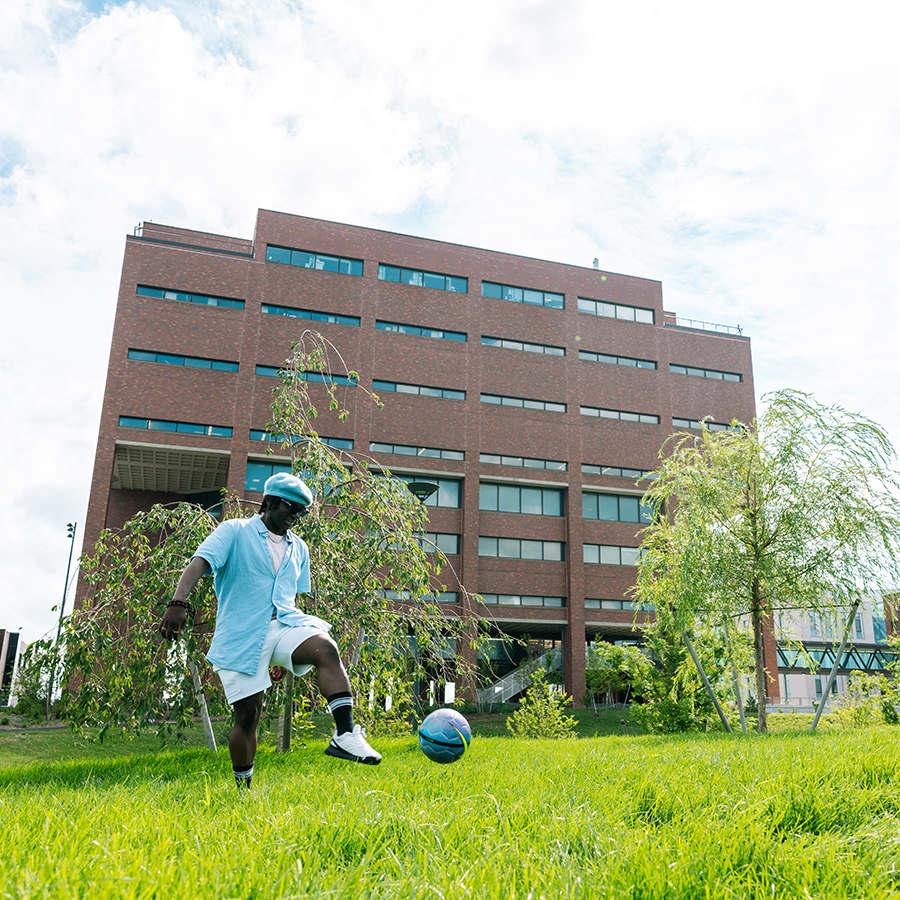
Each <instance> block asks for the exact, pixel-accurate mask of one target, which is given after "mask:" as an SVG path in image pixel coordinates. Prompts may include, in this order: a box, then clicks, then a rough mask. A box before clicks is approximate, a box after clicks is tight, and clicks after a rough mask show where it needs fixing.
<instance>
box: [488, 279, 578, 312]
mask: <svg viewBox="0 0 900 900" xmlns="http://www.w3.org/2000/svg"><path fill="white" fill-rule="evenodd" d="M481 296H482V297H493V298H494V299H496V300H512V302H513V303H528V304H530V305H532V306H549V307H552V308H553V309H563V308H564V307H565V303H566V301H565V295H564V294H556V293H551V292H550V291H534V290H530V289H529V288H520V287H513V286H512V285H509V284H495V283H494V282H491V281H482V282H481Z"/></svg>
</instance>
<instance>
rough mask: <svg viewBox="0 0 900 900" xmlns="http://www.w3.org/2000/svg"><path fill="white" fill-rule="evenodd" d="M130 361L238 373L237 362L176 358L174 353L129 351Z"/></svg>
mask: <svg viewBox="0 0 900 900" xmlns="http://www.w3.org/2000/svg"><path fill="white" fill-rule="evenodd" d="M128 358H129V359H140V360H143V361H144V362H155V363H164V364H165V365H168V366H187V367H188V368H190V369H216V370H217V371H220V372H237V370H238V364H237V363H236V362H225V361H224V360H221V359H203V358H202V357H199V356H176V355H174V354H172V353H153V352H152V351H150V350H129V351H128Z"/></svg>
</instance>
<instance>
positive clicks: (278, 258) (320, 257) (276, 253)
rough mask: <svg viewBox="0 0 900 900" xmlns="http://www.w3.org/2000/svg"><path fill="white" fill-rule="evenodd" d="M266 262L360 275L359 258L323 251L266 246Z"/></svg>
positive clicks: (360, 261)
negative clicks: (334, 254) (330, 254)
mask: <svg viewBox="0 0 900 900" xmlns="http://www.w3.org/2000/svg"><path fill="white" fill-rule="evenodd" d="M266 262H272V263H282V264H283V265H288V266H299V267H300V268H301V269H319V270H320V271H322V272H339V273H340V274H341V275H362V273H363V263H362V260H361V259H344V257H342V256H329V255H327V254H325V253H309V252H308V251H306V250H291V249H289V248H288V247H273V246H272V245H271V244H270V245H269V246H268V247H266Z"/></svg>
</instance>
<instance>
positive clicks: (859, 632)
mask: <svg viewBox="0 0 900 900" xmlns="http://www.w3.org/2000/svg"><path fill="white" fill-rule="evenodd" d="M853 622H854V625H855V628H856V636H857V638H859V639H862V637H863V618H862V613H859V612H858V613H857V614H856V618H855V619H854V620H853Z"/></svg>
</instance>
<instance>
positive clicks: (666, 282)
mask: <svg viewBox="0 0 900 900" xmlns="http://www.w3.org/2000/svg"><path fill="white" fill-rule="evenodd" d="M898 37H900V7H897V5H896V4H892V3H887V2H869V3H864V4H860V5H857V6H856V7H854V8H853V9H852V14H851V10H850V7H848V6H846V5H845V4H838V3H830V2H817V3H812V2H796V3H791V4H784V3H775V2H761V3H757V4H754V5H753V6H752V7H748V6H744V7H737V6H735V5H733V4H722V3H720V2H685V3H679V4H671V3H664V2H641V0H634V2H630V3H622V2H618V0H617V2H609V0H553V2H537V0H517V2H511V0H493V2H491V3H489V4H486V3H483V2H472V0H461V2H456V3H454V4H423V3H421V2H418V0H383V2H381V3H377V4H375V3H371V2H367V0H312V2H309V3H303V4H300V3H289V2H275V0H258V2H255V3H254V4H246V3H238V2H237V0H233V2H230V0H229V2H207V3H164V2H154V3H143V2H134V3H115V4H110V3H96V2H93V3H81V2H77V0H8V2H6V3H4V4H3V5H2V8H0V233H2V234H3V236H4V237H3V240H2V241H0V285H2V286H3V287H2V296H3V311H4V320H5V321H4V328H3V329H2V334H0V403H2V404H3V410H2V412H3V421H4V422H5V423H7V427H6V428H5V429H4V439H3V441H2V442H0V457H2V465H3V471H4V472H5V473H6V474H7V478H6V480H5V486H6V496H7V497H8V499H9V501H10V508H9V510H8V512H9V515H7V516H6V517H5V518H4V521H3V522H2V523H0V627H8V628H12V629H16V628H18V627H19V626H21V627H22V629H23V635H24V637H25V640H28V641H30V640H33V639H35V638H37V637H39V636H40V635H41V634H43V633H44V632H45V631H47V630H48V629H49V628H50V627H51V626H52V625H53V622H54V620H55V614H54V613H53V612H52V611H51V607H52V606H53V605H54V604H55V603H57V602H58V598H59V595H60V594H61V590H62V582H63V576H64V574H65V563H66V553H67V551H68V542H67V540H66V529H65V525H66V523H67V522H69V521H73V520H77V521H78V522H79V523H83V521H84V516H85V509H86V503H87V493H88V487H89V482H90V478H91V473H92V462H93V452H94V445H95V442H96V433H97V424H98V419H99V412H100V404H101V400H102V395H103V388H104V379H105V373H106V363H107V358H108V352H109V340H110V336H111V331H112V321H113V313H114V309H115V297H116V293H117V286H118V280H119V274H120V269H121V260H122V249H123V244H124V235H125V234H126V233H127V232H130V231H131V229H132V228H133V227H134V225H135V224H137V223H138V222H140V221H144V220H154V221H158V222H166V223H169V224H173V225H182V226H186V227H189V228H197V229H208V230H211V231H218V232H223V233H227V234H233V235H236V236H240V237H250V236H251V235H252V232H253V222H254V218H255V215H256V210H257V208H259V207H265V208H271V209H278V210H283V211H286V212H293V213H299V214H304V215H310V216H317V217H321V218H326V219H333V220H336V221H342V222H348V223H351V224H358V225H368V226H373V227H377V228H387V229H391V230H396V231H403V232H409V233H412V234H421V235H425V236H428V237H432V238H436V239H440V240H447V241H454V242H458V243H462V244H469V245H475V246H483V247H488V248H491V249H496V250H503V251H509V252H513V253H520V254H524V255H529V256H536V257H541V258H545V259H554V260H559V261H561V262H566V263H573V264H577V265H585V266H589V265H591V261H592V259H593V258H594V257H597V258H598V259H599V260H600V266H601V267H602V268H603V269H606V270H609V271H614V272H623V273H626V274H631V275H637V276H642V277H646V278H652V279H657V280H660V281H662V283H663V292H664V298H665V305H666V308H667V309H669V310H671V311H674V312H676V313H678V315H680V316H683V317H686V318H692V319H700V320H705V321H712V322H720V323H724V324H732V325H733V324H740V325H741V326H743V328H744V333H745V334H748V335H749V336H750V337H751V338H752V341H753V353H754V369H755V376H756V383H757V388H758V394H759V395H761V394H763V393H765V392H766V391H768V390H772V389H775V388H780V387H793V388H799V389H802V390H806V391H811V392H813V393H814V394H815V395H816V396H817V397H818V398H819V399H820V400H823V401H826V402H833V403H839V404H842V405H844V406H846V407H848V408H850V409H852V410H854V411H860V412H863V413H865V414H866V415H869V416H870V417H872V418H873V419H875V420H876V421H878V422H881V423H882V424H884V425H885V426H886V427H887V428H888V429H889V431H890V433H891V435H892V436H893V438H894V440H895V441H900V404H898V399H900V389H898V386H897V385H898V378H897V375H898V365H897V361H896V360H897V355H898V354H897V350H896V348H897V346H898V338H900V334H898V330H900V329H898V324H897V322H898V317H897V315H896V313H895V308H896V300H897V296H898V289H900V274H898V272H897V269H896V267H895V265H894V256H895V253H896V247H897V240H898V232H900V202H898V199H900V198H898V193H900V190H898V188H900V184H898V180H900V179H898V160H900V129H898V122H900V117H898V114H900V71H898V69H900V59H898V54H897V53H896V47H897V46H898Z"/></svg>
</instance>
